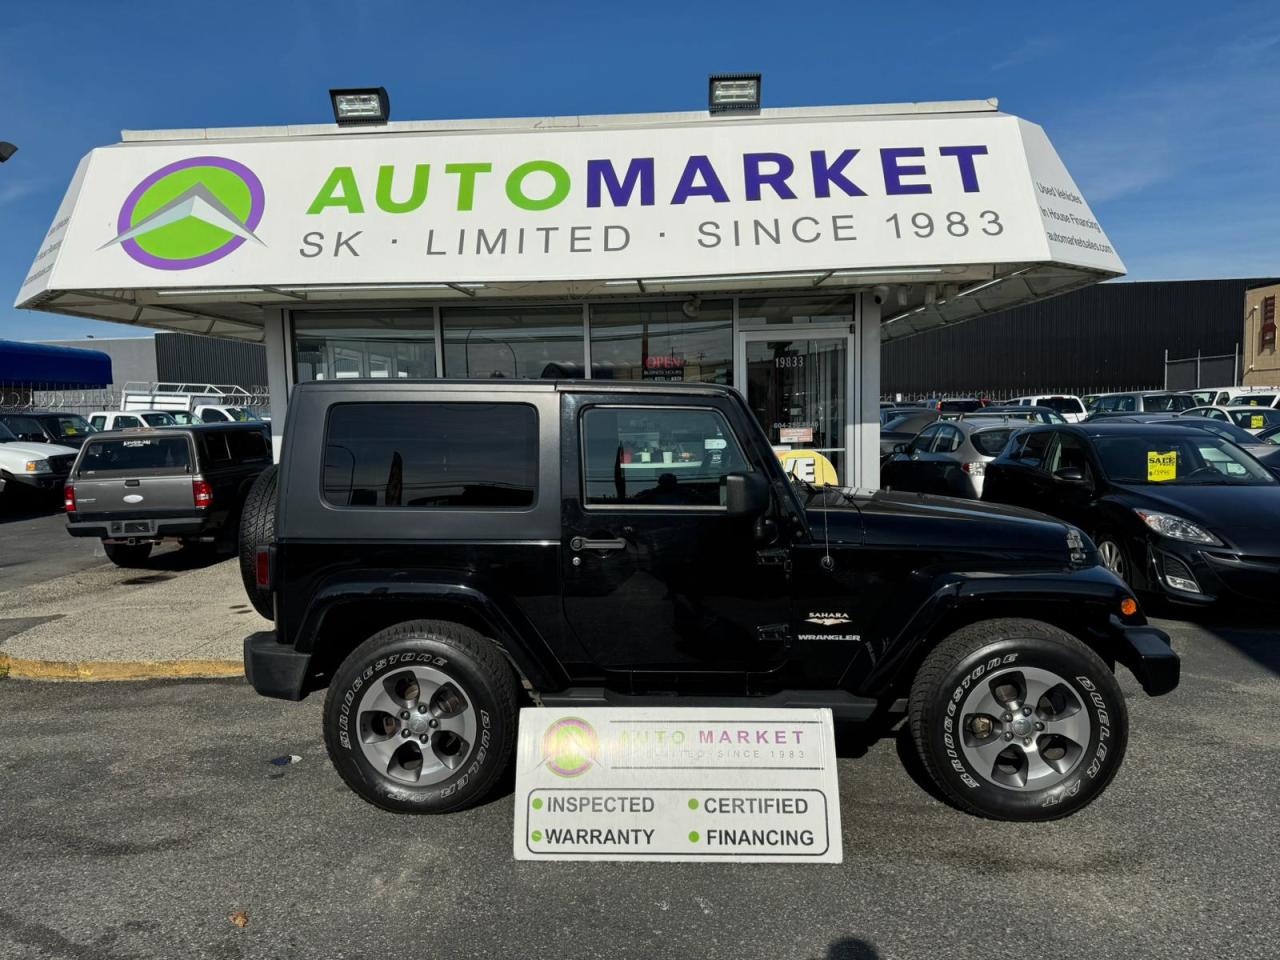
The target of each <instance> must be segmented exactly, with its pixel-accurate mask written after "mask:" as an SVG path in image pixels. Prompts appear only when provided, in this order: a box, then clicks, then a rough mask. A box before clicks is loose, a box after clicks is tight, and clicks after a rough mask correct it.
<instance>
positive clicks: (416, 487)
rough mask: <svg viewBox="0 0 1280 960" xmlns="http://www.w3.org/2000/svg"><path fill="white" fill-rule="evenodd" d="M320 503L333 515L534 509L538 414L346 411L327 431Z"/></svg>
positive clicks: (414, 407) (483, 409)
mask: <svg viewBox="0 0 1280 960" xmlns="http://www.w3.org/2000/svg"><path fill="white" fill-rule="evenodd" d="M324 456H325V461H324V472H323V479H322V496H323V497H324V499H325V501H326V502H327V503H329V504H331V505H333V506H337V507H382V508H393V509H412V508H427V509H458V510H490V509H503V508H506V509H521V508H528V507H532V506H533V505H534V502H535V501H536V499H537V479H538V414H537V411H536V410H535V409H534V408H533V407H532V406H530V405H528V404H523V403H344V404H337V405H335V406H334V407H332V408H331V409H330V411H329V416H328V422H327V423H326V426H325V454H324Z"/></svg>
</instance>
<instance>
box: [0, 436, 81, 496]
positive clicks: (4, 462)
mask: <svg viewBox="0 0 1280 960" xmlns="http://www.w3.org/2000/svg"><path fill="white" fill-rule="evenodd" d="M78 452H79V451H78V450H76V449H75V448H74V447H64V446H63V445H62V444H60V443H28V442H27V441H25V440H19V439H18V438H17V436H15V435H14V433H13V431H12V430H10V429H9V428H8V427H6V426H5V425H4V424H0V490H3V489H5V488H7V489H8V491H9V492H8V494H7V496H13V495H14V494H15V493H17V492H18V491H19V490H20V489H23V488H25V489H26V490H27V491H28V492H35V493H41V494H43V493H52V494H57V492H58V491H60V490H61V489H62V484H63V482H64V481H65V480H66V479H67V474H68V473H70V472H71V464H72V463H74V462H75V459H76V454H77V453H78Z"/></svg>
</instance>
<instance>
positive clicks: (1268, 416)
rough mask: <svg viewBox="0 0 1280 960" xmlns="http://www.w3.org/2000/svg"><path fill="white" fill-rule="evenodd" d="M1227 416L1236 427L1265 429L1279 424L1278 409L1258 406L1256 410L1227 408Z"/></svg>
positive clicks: (1279, 412) (1279, 415)
mask: <svg viewBox="0 0 1280 960" xmlns="http://www.w3.org/2000/svg"><path fill="white" fill-rule="evenodd" d="M1227 416H1229V417H1230V418H1231V421H1232V422H1233V423H1234V424H1235V425H1236V426H1237V427H1243V428H1244V429H1246V430H1265V429H1266V428H1267V427H1274V426H1277V425H1280V410H1272V409H1271V408H1270V407H1258V408H1257V409H1256V410H1228V411H1227Z"/></svg>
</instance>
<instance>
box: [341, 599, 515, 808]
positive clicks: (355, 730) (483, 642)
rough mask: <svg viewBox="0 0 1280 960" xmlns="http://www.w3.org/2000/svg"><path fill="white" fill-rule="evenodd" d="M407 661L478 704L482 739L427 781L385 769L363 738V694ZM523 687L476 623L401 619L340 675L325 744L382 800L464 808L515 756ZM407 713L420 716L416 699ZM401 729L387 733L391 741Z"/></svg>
mask: <svg viewBox="0 0 1280 960" xmlns="http://www.w3.org/2000/svg"><path fill="white" fill-rule="evenodd" d="M406 664H411V665H412V666H413V667H414V668H418V669H421V668H422V667H427V668H429V669H431V670H432V671H434V672H437V673H439V674H443V675H444V676H445V677H446V678H448V681H449V683H451V684H456V687H455V689H456V690H461V691H463V692H464V694H465V701H466V702H467V703H468V704H469V705H470V708H471V709H472V710H473V711H474V728H475V738H474V740H475V742H474V743H472V744H470V747H469V749H468V750H467V751H466V752H465V753H461V754H460V755H461V760H460V761H458V765H457V766H456V768H454V769H453V771H452V773H447V774H443V776H445V779H441V780H438V781H436V782H433V783H430V784H428V785H425V786H423V785H418V784H410V783H405V782H403V781H402V780H398V779H396V778H393V777H392V776H391V775H390V773H389V772H388V771H385V770H379V769H378V768H377V767H375V765H374V764H373V763H372V762H370V760H369V758H368V757H367V756H366V754H365V752H364V748H363V747H362V745H361V743H360V737H361V735H362V730H363V729H364V727H363V726H362V723H363V720H362V717H363V715H362V711H361V707H362V706H363V705H364V704H365V700H364V698H365V697H366V696H374V695H375V692H376V690H377V688H376V687H373V686H371V685H372V684H374V683H382V682H383V681H390V683H391V685H392V686H393V687H394V686H395V684H396V681H397V678H398V677H400V676H403V675H404V674H405V671H406ZM384 689H386V685H385V684H384ZM518 690H519V686H518V684H517V681H516V676H515V673H514V671H513V670H512V668H511V665H510V664H509V663H507V661H506V659H505V658H504V657H503V655H502V653H501V652H500V651H499V650H498V648H497V646H496V645H495V644H494V643H493V641H491V640H488V639H486V638H484V637H482V636H481V635H480V634H478V633H476V632H475V631H474V630H471V629H469V628H467V627H463V626H460V625H458V624H455V623H446V622H442V621H434V620H413V621H409V622H407V623H399V624H396V625H395V626H392V627H388V628H387V629H385V630H382V631H380V632H378V633H376V634H374V635H373V636H372V637H370V638H369V639H368V640H366V641H365V642H364V643H362V644H361V645H360V646H359V647H357V648H356V649H355V651H354V652H353V653H352V654H351V655H350V656H348V657H347V659H346V660H344V661H343V662H342V665H341V666H340V667H339V668H338V670H337V672H336V673H335V674H334V677H333V682H332V684H331V685H330V686H329V692H328V694H327V695H326V696H325V702H324V742H325V747H326V749H327V750H328V751H329V759H330V760H331V761H332V762H333V765H334V767H335V768H336V769H337V771H338V775H339V776H341V777H342V779H343V780H344V781H345V782H346V784H347V786H349V787H350V788H351V789H352V790H354V791H355V792H356V793H358V794H359V795H360V796H361V797H363V798H364V799H365V800H367V801H368V802H369V803H371V804H373V805H374V806H376V807H381V808H382V809H384V810H390V811H392V812H394V813H449V812H452V811H455V810H462V809H464V808H466V807H470V806H473V805H475V804H477V803H479V802H481V801H482V800H484V799H485V797H486V796H487V795H488V794H489V792H490V791H491V790H492V788H493V786H494V784H495V783H496V782H497V781H498V780H499V778H500V777H501V776H502V774H503V773H504V772H505V771H506V769H507V767H508V765H509V764H510V762H511V758H512V754H513V751H514V749H515V741H516V698H517V693H518ZM405 712H406V713H409V714H410V716H411V717H416V708H415V707H414V706H413V703H412V701H407V702H406V708H405ZM428 715H430V714H428ZM387 716H388V717H389V715H387ZM397 727H398V728H400V729H399V732H400V733H403V732H404V728H407V727H408V724H402V723H397ZM395 735H396V734H394V733H392V734H388V735H387V736H385V737H383V738H381V739H382V740H383V741H384V742H387V743H390V742H392V740H391V738H392V737H394V736H395ZM436 736H439V734H436ZM414 739H415V737H414V736H409V737H408V738H407V740H406V741H405V745H406V746H407V747H409V748H413V749H415V750H416V749H420V748H417V747H415V745H414V742H413V741H414ZM434 742H435V741H432V743H434Z"/></svg>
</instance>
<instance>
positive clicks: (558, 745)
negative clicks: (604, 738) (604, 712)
mask: <svg viewBox="0 0 1280 960" xmlns="http://www.w3.org/2000/svg"><path fill="white" fill-rule="evenodd" d="M599 752H600V738H599V737H597V736H596V731H595V728H594V727H592V726H591V724H589V723H587V721H585V720H583V719H582V718H581V717H564V718H562V719H560V720H557V721H556V722H555V723H553V724H552V725H551V726H549V727H547V732H546V733H544V734H543V735H542V759H543V760H544V761H545V762H546V764H547V769H549V770H550V771H551V772H552V773H554V774H555V775H556V776H558V777H580V776H582V775H583V774H584V773H586V772H587V771H588V770H590V769H591V768H592V767H593V766H594V765H595V764H596V763H598V762H599V761H598V760H597V758H596V755H597V754H598V753H599Z"/></svg>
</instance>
